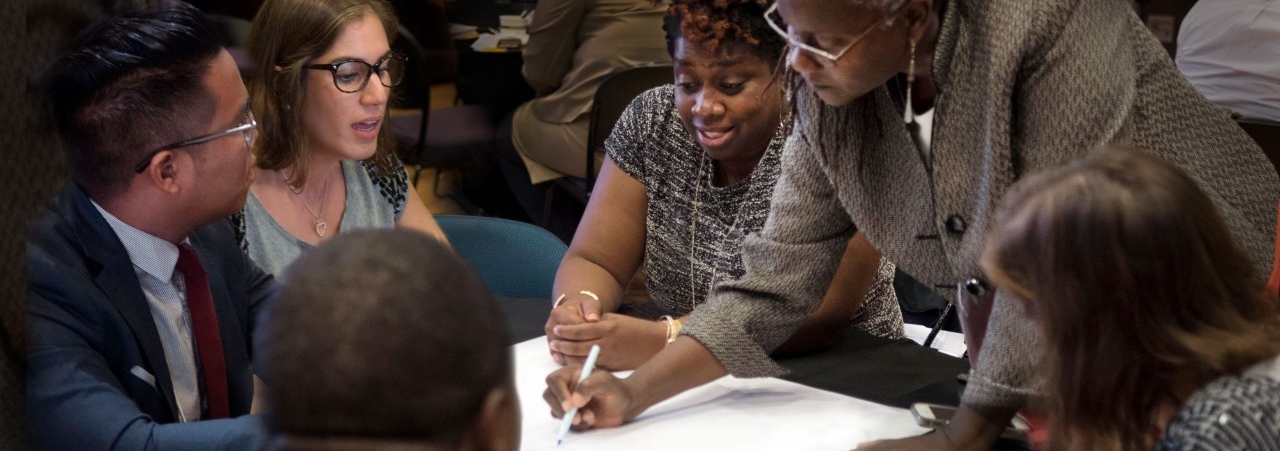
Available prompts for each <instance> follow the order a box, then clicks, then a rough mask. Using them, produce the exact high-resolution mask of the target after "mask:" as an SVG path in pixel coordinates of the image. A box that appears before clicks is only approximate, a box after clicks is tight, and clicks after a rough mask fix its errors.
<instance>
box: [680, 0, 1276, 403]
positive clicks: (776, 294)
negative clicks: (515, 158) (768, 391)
mask: <svg viewBox="0 0 1280 451" xmlns="http://www.w3.org/2000/svg"><path fill="white" fill-rule="evenodd" d="M933 76H934V81H935V83H936V86H937V89H938V97H937V100H936V102H935V108H936V109H935V119H934V128H933V146H932V161H931V162H925V161H923V160H922V158H921V156H920V155H921V154H920V152H919V151H918V150H917V148H916V146H915V144H914V142H913V139H912V138H911V136H910V134H909V132H908V131H907V129H906V127H905V126H904V125H903V123H902V119H901V111H902V110H901V108H900V106H899V105H898V103H897V101H895V100H894V98H893V97H891V96H890V95H889V91H888V88H887V87H881V88H878V89H876V90H874V91H873V92H871V93H868V94H867V95H865V96H863V97H862V98H859V99H856V100H854V101H853V102H851V103H850V104H848V105H845V106H843V107H839V108H834V107H828V106H824V105H822V104H821V103H820V102H819V101H818V100H817V98H816V97H814V96H813V94H812V93H811V92H809V91H807V90H806V89H804V87H803V86H802V87H800V88H798V91H797V93H796V96H797V107H798V114H799V116H798V119H797V121H796V126H795V131H794V132H793V134H792V136H791V137H789V139H788V142H787V147H786V150H785V152H784V155H783V161H782V166H783V167H782V176H781V180H780V181H779V182H778V186H777V189H776V190H775V191H774V198H773V203H772V207H771V210H770V216H769V219H768V221H767V222H766V223H765V226H764V228H763V229H762V230H761V232H760V233H759V234H757V235H752V236H751V237H749V238H748V239H747V240H746V242H745V243H744V245H743V251H742V252H743V261H744V265H745V266H746V275H745V276H744V277H743V278H741V279H739V280H737V281H734V282H730V283H725V284H721V285H719V286H718V287H717V289H716V291H715V292H714V293H713V294H712V296H711V297H710V299H709V300H708V302H707V303H705V304H703V305H702V306H701V307H700V309H702V310H705V311H703V312H698V314H695V315H694V316H693V320H692V321H690V324H689V325H688V326H687V327H686V328H685V329H684V331H682V333H684V334H688V335H691V336H693V337H694V338H696V339H697V340H698V341H700V342H701V343H703V344H704V345H706V346H707V347H708V348H709V349H710V351H711V352H712V353H713V354H714V355H715V356H716V357H717V358H718V359H719V360H720V362H721V363H722V364H723V365H724V367H725V369H726V370H728V371H729V372H730V373H731V374H734V375H737V376H748V377H749V376H768V375H776V374H780V373H782V372H783V371H784V370H783V369H782V368H781V367H779V366H777V365H776V364H774V363H773V362H771V361H770V360H769V359H768V357H767V353H768V352H769V351H770V350H772V349H773V348H775V347H776V346H778V345H779V344H781V343H782V342H783V341H784V340H785V339H786V338H787V337H788V336H790V334H791V333H792V330H793V329H794V328H795V327H796V326H797V325H798V324H799V321H800V320H801V319H802V318H803V317H804V315H805V314H807V313H808V312H810V311H811V310H813V309H815V308H816V307H817V303H816V302H815V300H817V299H820V298H821V293H820V292H819V291H821V290H823V289H825V287H826V283H819V281H826V280H830V277H831V276H832V274H833V273H834V271H835V268H836V266H837V264H838V262H839V257H840V250H842V249H843V246H844V243H845V241H846V240H847V239H848V236H849V234H851V233H853V231H854V230H860V231H862V232H864V233H865V234H866V236H867V238H868V239H869V240H870V241H871V243H872V244H874V245H875V246H876V248H877V249H879V250H880V251H881V252H882V253H883V255H884V257H885V258H887V259H889V260H892V261H894V262H895V263H897V264H898V266H899V267H900V268H902V269H903V270H904V271H906V272H907V273H909V274H911V275H913V276H914V277H915V278H916V279H917V280H920V281H921V282H922V283H925V284H928V285H931V286H933V287H935V289H936V290H937V291H939V293H941V294H942V295H943V296H945V297H947V298H948V299H951V300H954V299H955V296H956V293H955V291H954V290H955V286H956V284H957V283H958V282H960V281H963V280H965V279H968V278H972V277H979V278H980V277H981V273H980V270H979V267H978V256H979V253H980V251H981V246H982V242H983V239H984V235H985V234H986V231H987V230H988V229H989V228H990V227H991V220H992V216H993V213H994V212H995V210H996V208H997V206H998V205H999V204H1000V201H1001V199H1002V198H1003V196H1004V193H1005V192H1006V191H1007V190H1008V188H1009V186H1010V185H1011V184H1013V182H1015V181H1016V180H1017V179H1019V178H1020V177H1021V176H1023V175H1025V174H1027V173H1030V172H1033V171H1036V170H1040V169H1043V168H1047V167H1050V166H1053V165H1055V164H1058V163H1061V162H1063V161H1065V160H1067V159H1070V158H1072V157H1076V156H1079V155H1082V154H1084V153H1086V152H1088V151H1090V150H1092V149H1094V148H1097V147H1099V146H1101V145H1103V144H1108V143H1127V144H1131V145H1135V146H1139V147H1142V148H1147V149H1151V150H1153V151H1154V152H1156V153H1158V154H1159V155H1161V156H1162V157H1164V158H1167V159H1169V160H1170V161H1172V162H1173V163H1175V164H1177V165H1178V166H1179V167H1181V168H1182V169H1184V170H1186V171H1187V172H1188V173H1190V174H1191V176H1192V177H1193V178H1194V179H1195V180H1196V181H1197V182H1199V183H1200V185H1201V188H1203V189H1204V190H1205V191H1206V192H1207V193H1208V195H1209V197H1210V198H1211V199H1213V201H1214V202H1215V204H1216V205H1217V206H1218V208H1219V209H1220V210H1221V213H1222V215H1223V216H1224V218H1225V220H1226V222H1227V224H1228V225H1229V226H1230V228H1231V230H1232V232H1233V233H1234V235H1235V237H1236V239H1237V240H1238V242H1239V243H1241V245H1242V246H1243V247H1244V248H1245V249H1246V250H1247V251H1248V254H1249V257H1250V258H1251V259H1252V261H1253V262H1254V263H1255V264H1256V266H1257V268H1258V269H1259V272H1260V274H1266V273H1267V272H1269V270H1270V267H1271V260H1270V255H1271V251H1272V247H1271V246H1272V244H1271V243H1272V241H1273V237H1274V236H1275V235H1274V234H1275V227H1276V223H1275V218H1276V199H1277V196H1280V179H1278V178H1277V176H1276V173H1275V171H1274V170H1273V169H1272V167H1271V166H1270V165H1269V164H1268V161H1267V160H1266V158H1265V157H1264V156H1263V154H1262V151H1261V150H1260V149H1259V148H1258V147H1257V146H1256V145H1255V144H1254V143H1253V142H1252V141H1251V140H1250V139H1249V138H1248V136H1247V135H1245V134H1244V133H1243V132H1242V131H1241V130H1240V129H1239V127H1237V126H1236V125H1235V124H1234V123H1233V122H1232V121H1231V119H1230V117H1229V116H1228V115H1227V113H1226V112H1224V111H1222V110H1220V109H1218V108H1216V107H1214V106H1213V105H1211V104H1210V103H1209V102H1208V101H1206V100H1205V99H1204V97H1202V96H1201V95H1200V94H1198V93H1196V91H1195V90H1194V89H1193V88H1192V87H1191V85H1190V84H1188V83H1187V82H1186V81H1185V80H1184V79H1183V78H1182V76H1181V75H1180V74H1179V73H1178V72H1177V70H1176V69H1175V68H1174V66H1173V62H1172V61H1171V60H1170V59H1169V57H1168V54H1167V53H1165V51H1164V49H1163V48H1162V47H1161V46H1160V45H1159V43H1158V42H1157V41H1156V40H1155V39H1154V38H1153V37H1152V36H1151V34H1150V32H1148V31H1147V30H1146V28H1145V27H1144V26H1143V24H1142V23H1141V21H1139V20H1138V18H1137V17H1136V16H1135V15H1134V13H1133V12H1132V11H1131V10H1130V9H1129V7H1128V5H1127V3H1125V2H1118V1H1097V0H1038V1H1027V0H981V1H979V0H952V1H951V2H949V3H948V5H947V7H946V10H945V11H944V12H943V19H942V23H941V26H940V29H939V37H938V43H937V47H936V53H935V55H934V67H933ZM891 83H892V82H891ZM841 135H844V136H843V137H842V136H841ZM1082 251H1083V252H1087V251H1089V250H1082ZM1017 310H1018V307H1017V306H1016V305H1015V304H1013V303H1011V302H1010V300H1009V299H1007V298H1006V297H1005V296H1003V295H1002V294H1000V293H997V295H996V301H995V305H994V310H993V313H992V316H991V320H990V324H989V326H988V330H987V335H986V338H985V343H984V345H983V350H982V352H981V353H980V360H979V362H978V365H977V367H976V368H975V369H974V370H973V372H972V373H971V374H970V382H969V384H968V387H967V388H966V392H965V394H964V398H963V402H964V403H965V404H966V405H968V406H971V407H974V408H977V409H979V410H986V409H988V408H1005V407H1016V406H1022V405H1024V404H1025V403H1026V402H1027V401H1028V396H1029V395H1031V394H1034V393H1036V392H1037V390H1038V389H1039V386H1040V382H1039V381H1038V378H1036V377H1035V368H1034V363H1033V362H1035V361H1036V352H1038V348H1037V346H1038V339H1037V333H1036V331H1035V330H1034V329H1033V327H1032V324H1030V322H1029V321H1026V320H1024V319H1022V318H1021V317H1020V314H1019V313H1020V312H1018V311H1017Z"/></svg>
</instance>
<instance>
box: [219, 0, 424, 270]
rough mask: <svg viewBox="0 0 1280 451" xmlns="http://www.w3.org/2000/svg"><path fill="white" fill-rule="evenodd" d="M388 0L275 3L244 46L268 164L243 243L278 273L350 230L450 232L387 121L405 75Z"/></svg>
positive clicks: (262, 162) (254, 191) (260, 156)
mask: <svg viewBox="0 0 1280 451" xmlns="http://www.w3.org/2000/svg"><path fill="white" fill-rule="evenodd" d="M398 26H399V25H398V23H397V21H396V16H395V13H394V12H393V11H392V9H391V7H390V6H389V5H388V4H387V3H386V2H385V1H384V0H267V1H266V2H264V3H263V4H262V8H261V9H259V10H258V15H257V17H255V18H254V20H253V27H252V28H251V29H250V31H249V38H248V40H247V42H246V43H245V45H246V47H247V48H248V50H249V53H250V55H251V56H252V57H253V59H254V61H255V62H256V64H257V66H258V67H259V68H260V70H259V71H258V72H257V73H256V74H254V75H253V77H252V78H250V80H249V84H248V88H249V95H250V107H251V108H252V110H253V113H254V115H256V116H257V119H258V124H259V130H260V134H259V137H258V141H257V143H256V145H255V146H254V149H253V150H254V154H255V155H256V156H257V165H258V168H259V169H260V171H259V172H258V178H257V180H256V181H254V183H253V186H252V187H251V189H250V192H249V198H248V200H247V201H246V202H245V208H244V212H243V215H242V220H241V221H240V224H241V227H240V231H241V236H242V240H241V243H242V245H243V246H244V247H245V248H246V250H247V252H248V254H249V256H250V257H252V258H253V259H254V261H256V262H257V263H258V265H259V266H262V268H263V269H264V270H266V271H268V272H271V273H278V272H279V271H280V270H281V269H283V268H284V267H285V266H286V265H288V264H289V262H291V261H293V259H294V258H296V257H297V256H298V255H299V254H301V253H302V252H304V251H306V250H307V249H310V248H311V247H313V246H315V245H317V244H319V243H320V242H322V241H324V240H326V239H329V238H332V237H333V236H335V235H336V234H338V233H339V232H340V231H343V230H350V229H359V228H391V227H397V228H408V229H413V230H418V231H421V232H424V233H427V234H429V235H433V236H435V237H437V238H439V239H441V240H444V233H443V232H441V231H440V227H439V225H437V224H436V222H435V220H434V219H432V217H431V213H430V212H428V211H427V208H426V206H424V205H423V203H422V200H421V199H420V198H419V197H418V194H417V192H416V191H415V190H413V189H410V186H409V184H408V183H407V179H408V177H407V174H406V173H405V169H404V165H403V164H402V163H400V161H399V160H398V159H397V158H396V156H395V154H394V153H393V149H394V142H393V139H394V138H393V135H392V131H391V129H390V127H387V126H386V118H387V115H388V111H387V105H388V100H389V98H390V97H391V95H392V88H393V87H394V86H396V85H397V84H399V83H400V80H401V78H402V77H403V76H404V62H405V59H404V57H403V56H400V55H396V54H395V53H393V52H392V51H391V42H392V41H393V40H394V39H395V37H396V30H397V28H398Z"/></svg>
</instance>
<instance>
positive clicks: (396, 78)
mask: <svg viewBox="0 0 1280 451" xmlns="http://www.w3.org/2000/svg"><path fill="white" fill-rule="evenodd" d="M406 61H408V58H405V57H403V56H400V55H395V54H391V55H387V56H384V57H382V59H380V60H378V62H377V64H369V63H366V62H364V61H360V60H347V61H338V62H336V63H329V64H308V65H306V66H302V68H303V69H313V70H327V71H329V72H330V73H331V74H333V85H334V86H335V87H337V88H338V90H339V91H342V92H346V93H355V92H360V91H361V90H363V89H364V87H365V86H366V85H368V84H369V78H370V77H371V76H372V75H373V73H374V72H377V73H378V82H380V83H382V86H386V87H388V88H393V87H395V86H396V85H398V84H400V80H402V79H404V66H405V62H406Z"/></svg>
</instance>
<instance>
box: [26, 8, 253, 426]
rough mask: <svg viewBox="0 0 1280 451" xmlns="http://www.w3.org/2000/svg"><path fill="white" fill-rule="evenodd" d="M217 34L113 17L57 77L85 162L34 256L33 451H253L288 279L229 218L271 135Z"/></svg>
mask: <svg viewBox="0 0 1280 451" xmlns="http://www.w3.org/2000/svg"><path fill="white" fill-rule="evenodd" d="M219 42H220V37H219V36H218V34H217V31H216V28H215V27H214V25H213V24H211V23H210V22H209V21H208V19H207V18H206V17H204V15H203V14H201V13H200V12H199V11H198V10H196V9H195V8H194V7H191V6H189V5H186V4H183V3H176V2H175V3H174V4H170V5H168V6H165V7H164V8H161V9H151V10H146V11H141V12H136V13H131V14H127V15H124V16H118V17H115V18H112V19H108V20H107V21H104V22H101V23H98V24H96V25H94V26H92V27H90V28H89V29H88V30H86V31H85V32H84V33H83V34H82V35H81V36H80V38H78V39H77V42H76V44H75V45H74V46H73V48H72V49H71V50H70V51H69V52H68V53H66V54H64V55H63V56H61V57H60V58H59V59H58V60H57V61H56V62H55V63H54V65H53V67H51V68H50V69H49V71H48V72H47V74H46V77H47V78H46V79H45V80H46V84H47V87H48V89H49V92H50V94H51V100H52V109H53V112H54V118H55V121H56V123H57V125H58V132H59V135H60V137H61V138H62V141H63V146H64V148H65V149H66V151H67V155H68V157H69V161H70V162H71V166H72V180H73V182H72V183H69V184H68V186H67V188H66V189H65V191H64V193H63V194H62V195H61V197H60V199H59V200H58V202H57V204H56V205H55V206H54V207H52V209H51V211H49V212H47V213H46V214H45V215H44V216H43V217H42V218H41V219H40V220H39V221H37V222H36V223H35V224H34V225H33V227H32V229H31V231H30V233H29V235H28V237H29V238H28V247H27V271H28V272H27V284H28V288H27V290H28V291H27V312H28V329H29V343H28V373H27V405H28V421H29V433H30V439H31V440H30V443H31V445H33V446H34V447H35V448H36V449H128V450H134V449H165V450H170V449H196V448H198V449H251V448H255V447H256V446H258V445H259V444H260V442H261V439H262V437H263V435H264V434H263V430H262V426H261V424H260V421H259V420H258V419H257V418H256V417H253V416H249V415H247V414H248V413H249V407H250V404H251V402H252V398H253V381H252V377H251V371H250V370H251V366H250V358H251V356H252V355H253V350H252V347H251V344H252V343H253V339H252V332H253V330H254V325H255V323H258V322H259V320H260V319H262V318H264V316H263V315H262V313H261V312H264V311H265V310H266V308H267V303H268V299H270V298H271V297H272V296H273V294H274V292H275V291H276V284H275V281H274V280H273V279H271V277H270V276H268V275H266V274H265V273H263V272H262V271H261V270H259V269H258V267H257V266H256V265H254V264H253V263H252V262H250V261H249V260H248V258H247V257H245V255H244V254H243V253H242V252H241V251H240V249H239V246H238V245H237V244H236V240H235V237H234V235H233V232H232V230H231V228H230V226H229V224H228V223H227V222H226V221H224V220H222V219H223V218H225V217H226V216H227V215H230V214H231V213H233V212H235V211H238V210H239V209H240V208H241V207H242V206H243V205H244V201H245V196H246V193H247V190H248V187H249V184H250V182H251V181H252V180H253V177H254V170H253V156H252V154H251V153H250V151H249V149H250V147H251V146H252V142H253V139H254V137H255V135H256V129H255V126H256V123H255V122H254V120H253V116H252V114H250V112H249V110H248V93H247V92H246V90H245V87H244V84H243V83H242V82H241V81H240V77H239V74H238V72H237V70H236V65H235V62H234V61H233V60H232V59H231V57H230V55H228V54H227V52H226V51H225V50H223V49H222V48H221V47H220V45H219Z"/></svg>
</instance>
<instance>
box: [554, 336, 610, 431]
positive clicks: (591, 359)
mask: <svg viewBox="0 0 1280 451" xmlns="http://www.w3.org/2000/svg"><path fill="white" fill-rule="evenodd" d="M596 357H600V345H591V352H588V353H587V361H586V362H585V363H583V364H582V375H580V376H578V383H582V381H585V380H587V376H590V375H591V370H594V369H596ZM577 414H578V408H577V407H574V408H572V409H569V411H568V412H565V413H564V419H563V420H560V433H559V434H556V446H560V442H563V441H564V434H566V433H568V432H569V427H570V426H573V416H574V415H577Z"/></svg>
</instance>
